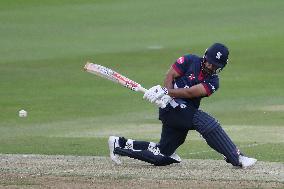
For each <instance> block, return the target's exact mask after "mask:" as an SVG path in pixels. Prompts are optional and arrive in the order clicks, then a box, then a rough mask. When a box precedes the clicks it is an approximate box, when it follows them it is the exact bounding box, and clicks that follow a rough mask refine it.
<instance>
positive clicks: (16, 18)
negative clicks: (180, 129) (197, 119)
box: [0, 0, 284, 162]
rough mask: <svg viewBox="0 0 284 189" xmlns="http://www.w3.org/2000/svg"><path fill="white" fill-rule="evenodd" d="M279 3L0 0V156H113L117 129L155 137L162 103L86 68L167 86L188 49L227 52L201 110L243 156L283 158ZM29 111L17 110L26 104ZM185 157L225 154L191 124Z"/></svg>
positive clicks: (277, 0) (147, 84)
mask: <svg viewBox="0 0 284 189" xmlns="http://www.w3.org/2000/svg"><path fill="white" fill-rule="evenodd" d="M283 6H284V1H282V0H271V1H266V0H251V1H245V0H239V1H236V0H234V1H225V0H216V1H210V0H204V1H193V0H190V1H188V0H180V1H170V0H164V1H150V0H145V1H137V0H122V1H114V0H105V1H103V0H96V1H90V0H82V1H79V0H60V1H55V0H48V1H47V0H44V1H37V0H26V1H24V0H13V1H8V0H2V1H0V23H1V24H0V153H24V154H26V153H32V154H72V155H98V156H107V155H108V148H107V138H108V136H109V135H113V134H114V135H123V136H126V137H130V138H135V139H147V140H151V141H155V142H157V141H158V140H159V136H160V129H161V125H160V122H159V121H158V120H157V109H156V108H155V107H154V106H153V105H152V104H149V103H147V102H146V101H144V100H143V99H142V95H141V94H138V93H134V92H132V91H129V90H126V89H124V88H122V87H120V86H118V85H115V84H113V83H112V82H109V81H106V80H104V79H100V78H97V77H95V76H93V75H91V74H88V73H85V72H84V71H83V69H82V68H83V65H84V64H85V62H86V61H87V60H90V61H93V62H96V63H99V64H103V65H105V66H108V67H110V68H113V69H115V70H117V71H118V72H120V73H123V74H125V75H127V76H128V77H130V78H132V79H134V80H136V81H137V82H140V83H142V84H143V85H144V86H145V87H147V88H148V87H151V86H153V85H156V84H162V81H163V78H164V75H165V72H166V71H167V69H168V68H169V66H170V65H171V64H172V63H173V62H174V61H175V59H176V58H178V57H179V56H181V55H183V54H187V53H193V54H198V55H202V54H203V52H204V50H205V49H206V48H207V47H208V46H210V45H211V44H212V43H214V42H223V43H225V44H227V46H228V47H229V48H230V62H229V65H228V66H227V67H226V69H225V71H224V72H223V73H221V74H220V75H221V84H220V86H221V87H220V90H219V91H218V92H217V93H215V94H214V95H213V96H212V97H210V98H206V99H204V100H203V104H202V106H201V108H202V109H203V110H205V111H207V112H209V113H210V114H212V115H214V116H215V117H216V118H218V120H219V121H220V122H221V123H222V125H223V127H224V129H225V130H226V131H227V132H228V134H229V135H230V136H231V137H232V139H233V141H235V143H236V144H238V145H239V146H240V148H241V149H242V151H244V152H245V153H246V154H248V155H250V156H253V157H256V158H258V159H259V160H262V161H277V162H284V87H283V83H284V77H283V73H284V58H283V52H284V46H283V44H284V35H283V34H284V26H283V17H284V13H283V8H282V7H283ZM20 109H25V110H27V111H28V117H27V118H19V117H18V111H19V110H20ZM178 153H179V154H180V155H181V156H182V158H200V159H221V158H222V157H221V156H220V155H219V154H217V153H216V152H214V151H212V150H211V149H210V148H209V147H207V145H206V143H205V142H204V141H203V140H202V139H201V138H200V137H199V136H198V134H197V133H196V132H195V131H192V132H190V134H189V136H188V139H187V141H186V143H185V144H184V145H183V146H182V147H181V148H180V149H179V150H178Z"/></svg>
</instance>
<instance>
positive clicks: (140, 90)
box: [137, 86, 147, 93]
mask: <svg viewBox="0 0 284 189" xmlns="http://www.w3.org/2000/svg"><path fill="white" fill-rule="evenodd" d="M137 91H139V92H142V93H146V91H147V89H145V88H144V87H141V86H139V87H138V88H137Z"/></svg>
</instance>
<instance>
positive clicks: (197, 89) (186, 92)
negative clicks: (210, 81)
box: [168, 83, 208, 98]
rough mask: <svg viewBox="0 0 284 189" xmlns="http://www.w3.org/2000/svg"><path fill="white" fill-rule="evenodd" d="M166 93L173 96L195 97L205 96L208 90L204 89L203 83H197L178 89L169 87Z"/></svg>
mask: <svg viewBox="0 0 284 189" xmlns="http://www.w3.org/2000/svg"><path fill="white" fill-rule="evenodd" d="M168 94H169V95H170V96H171V97H174V98H195V97H203V96H207V95H208V92H207V91H206V89H205V87H204V85H203V84H201V83H200V84H197V85H194V86H192V87H190V88H179V89H169V88H168Z"/></svg>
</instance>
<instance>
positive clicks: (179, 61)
mask: <svg viewBox="0 0 284 189" xmlns="http://www.w3.org/2000/svg"><path fill="white" fill-rule="evenodd" d="M177 63H178V64H182V63H184V57H183V56H182V57H179V58H178V59H177Z"/></svg>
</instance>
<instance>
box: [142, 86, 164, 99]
mask: <svg viewBox="0 0 284 189" xmlns="http://www.w3.org/2000/svg"><path fill="white" fill-rule="evenodd" d="M167 94H168V90H167V88H165V87H161V86H160V85H156V86H154V87H151V88H150V89H149V90H148V91H146V93H145V94H144V96H143V98H144V99H146V100H148V101H150V102H151V103H153V102H155V101H156V100H158V99H159V98H161V97H162V96H164V95H167Z"/></svg>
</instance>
